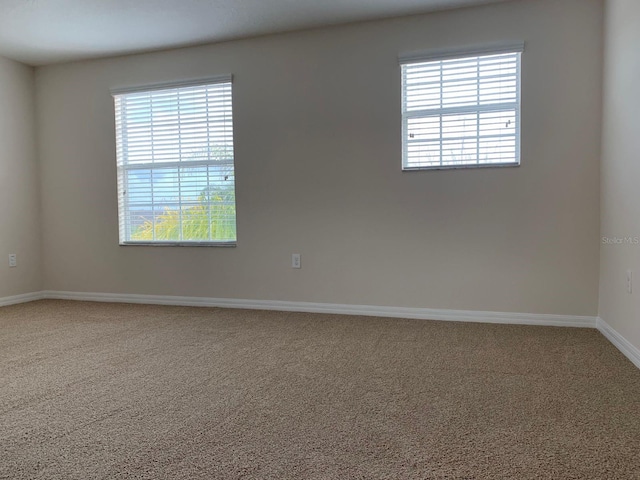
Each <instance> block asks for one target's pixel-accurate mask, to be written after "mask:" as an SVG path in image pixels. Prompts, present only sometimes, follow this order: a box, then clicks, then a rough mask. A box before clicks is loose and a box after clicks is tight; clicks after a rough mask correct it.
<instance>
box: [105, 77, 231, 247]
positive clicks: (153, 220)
mask: <svg viewBox="0 0 640 480" xmlns="http://www.w3.org/2000/svg"><path fill="white" fill-rule="evenodd" d="M113 95H114V100H115V116H116V141H117V166H118V199H119V200H118V213H119V220H120V244H121V245H136V244H153V245H235V242H236V201H235V175H234V154H233V118H232V104H231V101H232V100H231V99H232V97H231V77H224V78H222V79H217V80H211V81H208V82H206V83H198V84H188V85H184V84H181V85H177V86H166V85H165V86H161V87H156V88H148V89H136V90H133V91H131V90H129V91H114V92H113Z"/></svg>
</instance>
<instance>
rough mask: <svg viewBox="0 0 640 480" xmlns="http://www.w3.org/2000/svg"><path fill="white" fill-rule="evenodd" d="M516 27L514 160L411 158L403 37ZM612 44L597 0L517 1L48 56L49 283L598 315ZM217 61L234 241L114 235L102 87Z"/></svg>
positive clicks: (410, 41) (110, 131)
mask: <svg viewBox="0 0 640 480" xmlns="http://www.w3.org/2000/svg"><path fill="white" fill-rule="evenodd" d="M513 40H524V41H526V52H525V54H524V56H523V82H522V86H523V107H522V108H523V110H522V129H523V135H522V166H521V167H519V168H507V169H484V170H458V171H427V172H411V173H402V172H401V170H400V152H401V150H400V77H399V68H398V64H397V57H398V54H399V53H404V52H411V51H416V50H422V49H431V48H439V47H442V48H447V47H459V46H465V45H474V44H483V43H488V42H495V41H513ZM601 58H602V3H601V1H600V0H563V1H561V2H560V1H557V0H525V1H522V2H510V3H509V2H508V3H505V4H497V5H492V6H487V7H480V8H475V9H465V10H457V11H450V12H443V13H437V14H433V15H428V16H415V17H411V18H402V19H394V20H387V21H381V22H373V23H364V24H356V25H351V26H345V27H337V28H329V29H321V30H313V31H307V32H298V33H292V34H284V35H275V36H269V37H262V38H255V39H248V40H243V41H234V42H229V43H224V44H218V45H210V46H204V47H198V48H189V49H181V50H175V51H168V52H161V53H153V54H145V55H138V56H130V57H121V58H116V59H108V60H98V61H90V62H80V63H74V64H66V65H59V66H51V67H45V68H41V69H38V71H37V81H36V85H37V94H38V101H39V104H38V105H39V112H38V121H39V148H40V152H41V162H42V171H41V174H42V177H43V180H42V185H43V188H42V195H43V214H44V255H45V264H44V286H45V288H46V289H50V290H67V291H89V292H117V293H138V294H157V295H163V294H166V295H187V296H207V297H231V298H247V299H273V300H290V301H312V302H328V303H349V304H370V305H389V306H407V307H430V308H451V309H469V310H493V311H511V312H527V313H555V314H573V315H595V314H596V313H597V300H598V298H597V297H598V249H599V231H600V228H599V227H600V225H599V152H600V129H601V124H600V118H601V109H600V107H601V76H602V70H601V68H602V65H601ZM225 73H232V74H234V115H235V139H236V169H237V199H238V208H237V210H238V246H237V248H158V247H156V248H153V247H119V246H118V219H117V200H116V165H115V138H114V126H113V124H114V114H113V103H112V99H111V97H110V94H109V89H110V88H112V87H122V86H131V85H139V84H150V83H158V82H165V81H176V80H180V79H188V78H197V77H206V76H212V75H218V74H225ZM293 252H296V253H301V254H302V264H303V268H302V269H301V270H292V269H291V268H290V262H291V253H293Z"/></svg>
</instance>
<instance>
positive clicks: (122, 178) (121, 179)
mask: <svg viewBox="0 0 640 480" xmlns="http://www.w3.org/2000/svg"><path fill="white" fill-rule="evenodd" d="M227 83H228V84H230V93H229V96H230V98H231V106H230V111H231V119H230V122H231V138H232V148H231V157H230V159H229V160H228V161H226V162H224V163H225V164H227V165H230V167H231V169H232V171H233V179H234V181H233V192H234V217H235V224H236V232H235V239H234V240H224V241H222V240H220V241H212V240H132V239H131V235H132V232H131V226H130V225H127V219H128V216H127V215H128V214H127V213H126V211H125V209H126V208H127V207H126V202H125V201H124V200H123V196H124V195H125V194H126V193H125V192H126V191H127V190H128V186H127V175H126V172H127V171H130V170H135V169H150V170H152V169H153V168H154V167H153V162H148V163H138V164H135V165H134V166H133V167H132V166H127V165H124V163H121V159H120V156H119V153H118V152H116V157H117V158H116V165H117V183H118V187H117V192H118V230H119V233H118V235H119V245H120V246H151V247H236V246H237V242H238V233H237V208H235V206H237V201H236V197H235V193H236V184H237V182H236V173H235V129H234V121H233V117H234V116H233V76H232V75H219V76H214V77H206V78H198V79H194V80H184V81H178V82H166V83H156V84H148V85H139V86H134V87H122V88H112V89H111V90H110V92H111V95H112V97H113V100H114V117H115V125H116V128H115V134H116V147H117V149H118V148H119V141H120V140H119V135H120V133H119V132H118V126H117V122H118V118H117V116H116V108H115V107H116V103H115V102H116V97H117V96H120V95H127V94H135V93H151V92H155V91H162V90H170V89H180V88H189V87H199V86H202V87H204V86H212V85H217V84H227ZM214 162H219V161H216V160H210V159H209V160H198V161H192V162H181V161H173V162H163V163H158V164H156V167H155V168H180V167H191V166H193V167H199V166H210V165H214V164H216V163H214ZM218 164H222V163H218Z"/></svg>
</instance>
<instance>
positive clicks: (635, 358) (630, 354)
mask: <svg viewBox="0 0 640 480" xmlns="http://www.w3.org/2000/svg"><path fill="white" fill-rule="evenodd" d="M596 328H597V329H598V330H600V333H602V334H603V335H604V336H605V337H607V339H608V340H609V341H610V342H611V343H613V344H614V345H615V346H616V348H617V349H618V350H620V351H621V352H622V353H623V354H624V355H625V356H626V357H627V358H628V359H629V360H631V363H633V364H634V365H635V366H636V367H638V368H640V349H638V348H636V347H635V346H633V345H632V344H631V343H630V342H629V341H628V340H627V339H626V338H624V337H623V336H622V335H620V334H619V333H618V332H617V331H615V330H614V329H613V328H612V327H611V325H609V324H608V323H607V322H605V321H604V320H603V319H602V318H600V317H598V319H597V322H596Z"/></svg>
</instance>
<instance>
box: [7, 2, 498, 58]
mask: <svg viewBox="0 0 640 480" xmlns="http://www.w3.org/2000/svg"><path fill="white" fill-rule="evenodd" d="M498 1H504V0H0V55H2V56H5V57H8V58H13V59H14V60H18V61H21V62H24V63H27V64H30V65H46V64H50V63H57V62H64V61H70V60H80V59H86V58H93V57H102V56H111V55H121V54H127V53H137V52H143V51H151V50H159V49H165V48H173V47H180V46H186V45H196V44H202V43H209V42H216V41H222V40H229V39H232V38H241V37H248V36H254V35H262V34H266V33H273V32H282V31H289V30H298V29H304V28H309V27H317V26H325V25H335V24H340V23H347V22H353V21H359V20H371V19H377V18H384V17H391V16H400V15H409V14H415V13H425V12H429V11H434V10H440V9H446V8H457V7H463V6H469V5H478V4H483V3H494V2H498Z"/></svg>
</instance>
